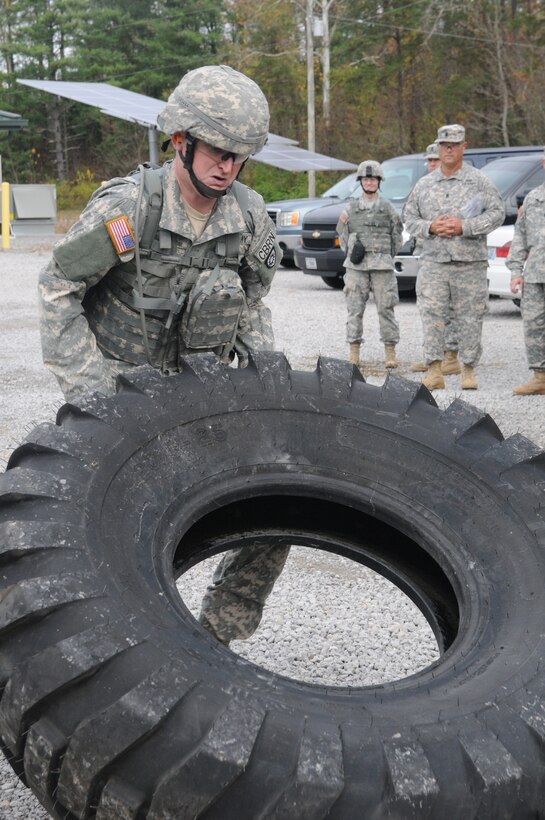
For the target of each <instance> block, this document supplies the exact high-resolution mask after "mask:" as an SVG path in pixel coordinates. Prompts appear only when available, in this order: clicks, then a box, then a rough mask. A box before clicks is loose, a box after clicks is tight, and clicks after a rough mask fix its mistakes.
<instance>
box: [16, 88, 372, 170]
mask: <svg viewBox="0 0 545 820" xmlns="http://www.w3.org/2000/svg"><path fill="white" fill-rule="evenodd" d="M17 82H19V83H21V84H22V85H27V86H30V87H31V88H36V89H38V90H39V91H45V92H47V93H48V94H54V95H55V96H57V97H66V98H67V99H69V100H75V101H76V102H80V103H84V104H85V105H91V106H93V107H94V108H99V109H100V110H101V111H102V113H103V114H106V115H108V116H110V117H117V118H118V119H123V120H128V121H129V122H135V123H138V124H139V125H143V126H146V127H148V128H156V127H157V116H158V114H159V112H160V111H161V110H162V108H163V107H164V105H165V103H164V101H163V100H156V99H155V98H154V97H147V96H146V95H145V94H137V93H136V92H135V91H127V89H125V88H118V87H117V86H115V85H110V84H109V83H79V82H69V81H65V80H17ZM252 159H255V160H256V161H257V162H264V163H266V164H267V165H274V166H275V167H276V168H283V169H284V170H286V171H333V170H347V171H351V170H353V169H354V168H355V167H356V166H355V165H353V164H352V163H350V162H345V161H344V160H342V159H334V158H333V157H328V156H325V154H316V153H315V152H314V151H306V150H305V149H303V148H299V147H298V146H297V141H296V140H292V139H288V138H287V137H281V136H279V135H278V134H271V133H269V141H268V143H267V145H266V146H265V148H264V149H263V150H262V151H260V153H259V154H256V155H255V156H254V157H252Z"/></svg>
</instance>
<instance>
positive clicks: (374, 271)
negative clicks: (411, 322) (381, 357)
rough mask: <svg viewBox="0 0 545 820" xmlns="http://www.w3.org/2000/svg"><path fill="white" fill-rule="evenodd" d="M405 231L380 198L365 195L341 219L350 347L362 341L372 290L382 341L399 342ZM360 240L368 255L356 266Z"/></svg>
mask: <svg viewBox="0 0 545 820" xmlns="http://www.w3.org/2000/svg"><path fill="white" fill-rule="evenodd" d="M362 164H363V163H362ZM402 231H403V228H402V224H401V219H400V217H399V215H398V213H397V211H396V210H395V208H394V207H393V205H391V204H390V202H389V201H388V200H387V199H384V198H383V197H381V196H380V194H375V195H374V197H373V198H372V199H371V198H369V197H366V196H365V195H362V196H361V197H360V199H359V200H358V201H357V202H351V203H350V204H349V205H347V207H346V208H345V210H343V212H342V214H341V216H340V218H339V222H338V223H337V233H338V234H339V238H340V242H341V248H342V249H343V251H344V252H345V253H346V258H345V260H344V263H343V264H344V267H345V268H346V273H345V275H344V295H345V297H346V307H347V309H348V320H347V323H346V338H347V341H348V342H349V343H350V342H361V341H362V337H363V314H364V312H365V306H366V304H367V300H368V299H369V293H370V291H371V290H372V291H373V293H374V296H375V302H376V306H377V313H378V319H379V328H380V338H381V341H382V342H383V343H384V344H394V345H395V344H397V343H398V341H399V325H398V323H397V321H396V318H395V314H394V307H395V305H397V304H398V302H399V294H398V290H397V279H396V276H395V273H394V262H393V257H394V256H395V255H396V253H397V252H398V251H399V250H400V249H401V246H402V244H403V238H402ZM358 239H359V240H360V241H361V243H362V244H363V246H364V247H365V255H364V257H363V259H362V261H361V262H359V263H355V262H352V261H351V260H350V255H351V252H352V249H353V247H354V243H355V242H356V240H358Z"/></svg>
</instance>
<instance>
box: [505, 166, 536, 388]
mask: <svg viewBox="0 0 545 820" xmlns="http://www.w3.org/2000/svg"><path fill="white" fill-rule="evenodd" d="M543 165H544V166H545V159H544V160H543ZM507 267H508V268H509V270H510V271H511V290H512V291H513V293H519V292H520V291H522V304H521V307H522V322H523V326H524V342H525V344H526V355H527V357H528V366H529V368H530V370H532V371H533V376H532V378H531V379H530V381H529V382H527V383H526V384H521V385H519V386H518V387H515V388H514V390H513V393H515V395H517V396H545V183H544V184H543V185H540V186H539V187H538V188H535V189H534V190H533V191H530V193H529V194H527V196H526V198H525V200H524V204H523V205H522V208H521V210H520V212H519V217H518V219H517V223H516V225H515V235H514V237H513V242H512V243H511V248H510V250H509V256H508V257H507Z"/></svg>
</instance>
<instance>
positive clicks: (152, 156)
mask: <svg viewBox="0 0 545 820" xmlns="http://www.w3.org/2000/svg"><path fill="white" fill-rule="evenodd" d="M148 145H149V161H150V162H151V163H152V164H153V165H159V141H158V138H157V128H155V127H154V126H153V125H150V127H149V128H148Z"/></svg>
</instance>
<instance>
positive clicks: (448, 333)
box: [416, 271, 458, 352]
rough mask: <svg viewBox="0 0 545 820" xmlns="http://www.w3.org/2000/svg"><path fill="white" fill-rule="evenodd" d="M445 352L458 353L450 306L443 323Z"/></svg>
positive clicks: (452, 313) (454, 325)
mask: <svg viewBox="0 0 545 820" xmlns="http://www.w3.org/2000/svg"><path fill="white" fill-rule="evenodd" d="M419 275H420V271H419V272H418V274H417V276H416V292H417V293H418V278H419ZM445 350H455V351H456V352H458V328H457V327H456V319H455V318H454V310H453V308H452V304H449V307H448V316H447V318H446V321H445Z"/></svg>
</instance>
